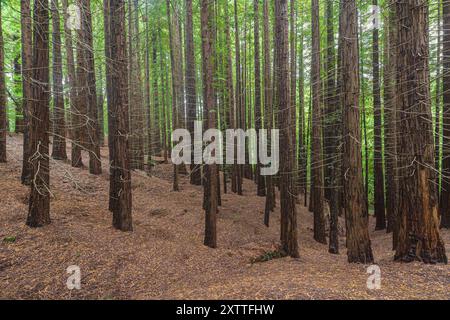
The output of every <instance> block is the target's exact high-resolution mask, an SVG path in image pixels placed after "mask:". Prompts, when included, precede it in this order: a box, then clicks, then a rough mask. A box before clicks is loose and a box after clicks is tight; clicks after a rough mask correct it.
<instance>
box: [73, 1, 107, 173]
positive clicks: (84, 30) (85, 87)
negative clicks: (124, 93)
mask: <svg viewBox="0 0 450 320" xmlns="http://www.w3.org/2000/svg"><path fill="white" fill-rule="evenodd" d="M78 4H79V8H80V17H81V28H80V29H79V30H78V32H77V34H78V45H77V87H78V88H77V89H78V105H79V107H78V109H79V110H81V112H82V116H83V120H82V121H81V124H80V125H82V127H83V129H84V133H85V134H84V135H83V137H82V142H83V145H84V147H85V148H87V150H88V151H89V172H90V173H91V174H95V175H98V174H101V172H102V166H101V160H100V146H99V143H98V114H97V112H98V110H97V93H96V85H95V66H94V52H93V50H94V47H93V39H92V15H91V1H90V0H78Z"/></svg>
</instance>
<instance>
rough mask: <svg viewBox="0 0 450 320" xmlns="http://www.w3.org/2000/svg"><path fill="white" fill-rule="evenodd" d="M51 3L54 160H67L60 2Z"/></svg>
mask: <svg viewBox="0 0 450 320" xmlns="http://www.w3.org/2000/svg"><path fill="white" fill-rule="evenodd" d="M50 1H51V12H52V15H51V16H52V48H53V54H52V57H53V73H52V75H53V149H52V158H53V159H56V160H66V159H67V153H66V121H65V109H64V93H63V65H62V54H61V30H60V17H59V5H58V0H50Z"/></svg>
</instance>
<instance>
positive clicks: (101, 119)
mask: <svg viewBox="0 0 450 320" xmlns="http://www.w3.org/2000/svg"><path fill="white" fill-rule="evenodd" d="M98 82H99V85H98V88H97V115H98V125H97V136H98V145H99V146H100V147H103V146H104V145H105V114H104V104H105V96H104V93H103V66H102V65H100V66H99V68H98Z"/></svg>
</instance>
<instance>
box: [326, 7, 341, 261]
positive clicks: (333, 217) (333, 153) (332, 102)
mask: <svg viewBox="0 0 450 320" xmlns="http://www.w3.org/2000/svg"><path fill="white" fill-rule="evenodd" d="M326 10H327V14H326V17H327V59H326V60H325V65H326V74H327V82H326V96H325V98H326V105H327V107H326V114H325V120H326V127H325V130H324V135H325V137H324V141H325V144H326V145H327V147H328V149H327V148H324V150H327V151H328V152H326V157H327V160H326V166H325V170H328V174H327V175H325V177H327V176H328V179H329V181H328V185H326V190H328V195H329V203H330V233H329V236H330V243H329V248H328V249H329V250H328V251H329V252H330V253H333V254H338V253H339V234H338V223H339V220H338V216H339V209H340V208H339V196H340V189H339V185H340V179H339V176H340V172H339V165H338V163H339V161H340V157H339V156H340V155H339V143H340V140H339V136H340V131H339V129H340V116H341V114H340V112H339V111H340V110H339V109H338V103H337V98H336V94H337V91H336V67H335V65H336V61H335V60H336V54H335V41H334V25H333V0H327V7H326Z"/></svg>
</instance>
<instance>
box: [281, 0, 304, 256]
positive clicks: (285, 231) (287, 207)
mask: <svg viewBox="0 0 450 320" xmlns="http://www.w3.org/2000/svg"><path fill="white" fill-rule="evenodd" d="M288 26H289V24H288V13H287V0H275V32H276V39H277V42H276V44H275V48H276V50H277V54H276V55H277V65H276V67H277V71H276V72H277V74H278V75H277V102H278V105H279V116H278V121H279V122H278V123H279V127H280V129H281V130H280V146H282V148H281V150H280V196H281V200H280V203H281V247H282V250H283V251H284V252H285V253H286V254H288V255H290V256H291V257H294V258H297V257H298V256H299V253H298V242H297V212H296V208H295V194H294V181H293V177H292V169H293V163H292V160H293V157H292V155H291V150H292V148H291V147H292V144H293V141H292V138H293V134H292V128H293V127H292V126H291V124H292V123H291V122H292V116H291V111H292V110H291V108H290V102H289V100H290V99H289V98H290V94H289V89H290V86H289V80H290V79H289V59H288V57H289V36H288V30H289V28H288Z"/></svg>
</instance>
